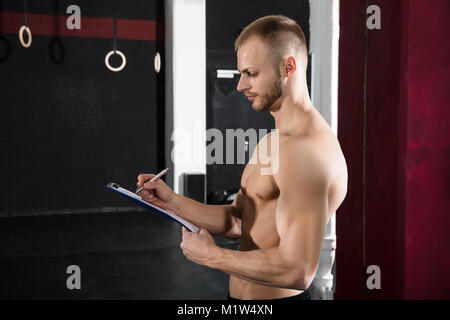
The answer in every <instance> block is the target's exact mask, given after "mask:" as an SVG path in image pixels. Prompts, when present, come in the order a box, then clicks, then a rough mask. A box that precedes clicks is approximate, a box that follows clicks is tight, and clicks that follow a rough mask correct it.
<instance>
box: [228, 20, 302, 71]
mask: <svg viewBox="0 0 450 320" xmlns="http://www.w3.org/2000/svg"><path fill="white" fill-rule="evenodd" d="M253 37H258V38H260V39H262V40H263V41H265V42H266V44H267V45H268V46H269V50H270V52H271V54H272V57H273V58H274V63H275V66H276V67H277V68H278V67H279V65H280V63H281V62H282V60H283V58H284V56H285V54H287V53H288V52H289V51H290V50H292V49H294V52H295V53H297V54H300V56H301V57H302V58H303V59H304V62H305V68H306V65H307V63H308V49H307V45H306V38H305V35H304V33H303V30H302V28H301V27H300V26H299V25H298V24H297V22H295V21H294V20H292V19H290V18H288V17H286V16H282V15H271V16H265V17H262V18H259V19H257V20H255V21H253V22H252V23H251V24H249V25H248V26H247V27H245V28H244V29H243V30H242V32H241V33H240V35H239V36H238V38H237V39H236V41H235V43H234V48H235V50H236V51H237V50H238V49H239V47H240V46H242V45H243V44H244V43H245V42H246V41H247V40H249V39H250V38H253Z"/></svg>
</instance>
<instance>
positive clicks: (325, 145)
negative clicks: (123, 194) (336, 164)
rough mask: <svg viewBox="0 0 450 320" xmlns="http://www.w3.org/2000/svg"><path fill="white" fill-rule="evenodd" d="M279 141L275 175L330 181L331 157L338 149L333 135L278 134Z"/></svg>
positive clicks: (331, 173) (334, 155)
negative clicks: (277, 167)
mask: <svg viewBox="0 0 450 320" xmlns="http://www.w3.org/2000/svg"><path fill="white" fill-rule="evenodd" d="M279 141H280V142H279V163H280V166H279V172H278V174H277V175H276V176H278V177H285V178H286V179H294V178H298V179H302V180H304V181H311V179H312V180H321V181H327V182H330V181H331V179H332V178H333V176H334V170H333V169H334V168H333V163H332V158H335V157H337V156H338V154H337V153H338V149H339V144H338V143H337V140H336V139H334V137H333V136H331V135H329V134H327V133H325V132H324V133H320V134H317V135H314V136H288V137H283V136H280V139H279ZM336 144H337V145H336ZM305 179H306V180H305Z"/></svg>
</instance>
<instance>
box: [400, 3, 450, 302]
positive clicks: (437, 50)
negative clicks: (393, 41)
mask: <svg viewBox="0 0 450 320" xmlns="http://www.w3.org/2000/svg"><path fill="white" fill-rule="evenodd" d="M409 14H410V27H409V34H408V40H409V41H408V64H407V68H408V69H407V72H408V95H407V99H408V100H407V102H408V115H407V119H408V129H407V133H408V137H407V146H408V149H407V176H406V178H407V182H406V183H407V184H406V199H407V202H406V217H405V218H406V220H405V236H406V243H405V245H406V248H405V249H406V251H405V298H408V299H424V298H447V299H449V298H450V273H449V270H450V240H449V239H450V238H449V236H448V234H449V229H450V215H449V213H450V104H449V101H450V90H449V89H450V64H449V62H448V59H449V58H450V44H449V39H450V28H449V25H448V24H449V21H450V1H447V0H433V1H420V0H410V11H409Z"/></svg>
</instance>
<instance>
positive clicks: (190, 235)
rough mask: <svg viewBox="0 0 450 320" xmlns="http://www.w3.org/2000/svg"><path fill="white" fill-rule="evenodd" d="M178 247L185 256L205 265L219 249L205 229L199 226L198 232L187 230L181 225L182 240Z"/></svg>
mask: <svg viewBox="0 0 450 320" xmlns="http://www.w3.org/2000/svg"><path fill="white" fill-rule="evenodd" d="M180 247H181V249H182V250H183V254H184V255H185V256H186V258H188V259H189V260H191V261H193V262H195V263H198V264H201V265H205V266H206V265H207V264H208V262H209V261H210V260H211V258H212V257H213V255H214V254H215V253H217V251H218V249H219V247H217V246H216V243H215V242H214V239H213V237H212V236H211V235H210V234H209V232H208V231H206V229H203V228H201V229H200V230H199V232H198V233H195V232H189V231H188V230H187V229H186V228H185V227H183V240H182V241H181V244H180Z"/></svg>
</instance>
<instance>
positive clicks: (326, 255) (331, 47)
mask: <svg viewBox="0 0 450 320" xmlns="http://www.w3.org/2000/svg"><path fill="white" fill-rule="evenodd" d="M310 8H311V10H310V12H311V15H310V39H311V40H310V48H309V51H310V54H311V56H312V61H311V62H312V68H311V72H312V74H311V78H312V86H311V91H312V92H311V96H312V102H313V104H314V106H315V107H316V108H317V109H318V110H319V111H320V113H321V114H322V116H323V117H324V118H325V119H326V120H327V121H328V123H329V124H330V126H331V128H332V130H333V132H334V133H335V134H336V135H337V80H338V51H339V0H313V1H311V0H310ZM335 250H336V215H335V214H333V217H332V218H331V219H330V221H329V222H328V225H327V230H326V233H325V237H324V240H323V245H322V252H321V256H320V261H319V267H318V270H317V273H316V277H315V279H314V281H313V283H312V285H311V289H310V290H311V293H312V297H313V299H319V300H332V299H333V275H332V273H331V270H332V267H333V263H334V258H335Z"/></svg>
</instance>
